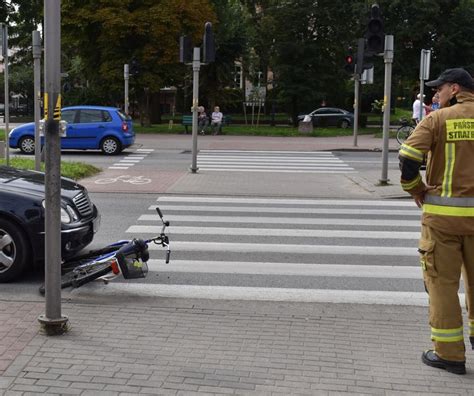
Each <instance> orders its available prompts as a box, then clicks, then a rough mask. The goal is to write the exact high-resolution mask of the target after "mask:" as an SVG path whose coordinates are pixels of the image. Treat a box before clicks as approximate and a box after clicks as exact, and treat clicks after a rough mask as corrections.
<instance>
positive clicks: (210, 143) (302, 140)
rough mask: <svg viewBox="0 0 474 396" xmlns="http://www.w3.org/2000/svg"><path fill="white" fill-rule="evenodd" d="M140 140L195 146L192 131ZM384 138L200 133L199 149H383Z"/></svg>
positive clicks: (151, 144) (394, 143)
mask: <svg viewBox="0 0 474 396" xmlns="http://www.w3.org/2000/svg"><path fill="white" fill-rule="evenodd" d="M136 143H137V144H139V145H143V146H144V147H147V148H148V147H154V146H156V147H158V148H159V149H182V150H191V148H192V136H191V135H183V134H181V135H179V134H178V135H176V134H173V135H172V134H170V135H165V134H159V135H151V134H139V135H137V139H136ZM382 144H383V140H382V139H381V138H378V137H374V135H360V136H358V138H357V146H354V138H353V137H352V136H337V137H309V136H302V137H286V136H285V137H276V136H231V135H217V136H208V135H206V136H198V149H215V150H218V149H222V150H224V149H225V150H289V151H293V150H296V151H317V150H324V151H334V150H351V151H382ZM398 148H399V144H398V142H397V141H396V139H390V140H389V149H390V150H391V151H396V150H398Z"/></svg>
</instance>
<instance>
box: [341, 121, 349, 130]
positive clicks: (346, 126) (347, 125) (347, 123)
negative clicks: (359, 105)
mask: <svg viewBox="0 0 474 396" xmlns="http://www.w3.org/2000/svg"><path fill="white" fill-rule="evenodd" d="M350 125H351V124H350V122H349V121H347V120H342V121H341V123H340V124H339V126H340V127H341V128H343V129H347V128H349V126H350Z"/></svg>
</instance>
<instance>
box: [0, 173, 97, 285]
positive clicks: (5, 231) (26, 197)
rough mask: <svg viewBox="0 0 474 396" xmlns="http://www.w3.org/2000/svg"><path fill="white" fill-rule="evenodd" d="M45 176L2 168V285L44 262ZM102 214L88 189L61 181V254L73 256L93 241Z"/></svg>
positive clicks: (64, 256)
mask: <svg viewBox="0 0 474 396" xmlns="http://www.w3.org/2000/svg"><path fill="white" fill-rule="evenodd" d="M44 206H45V186H44V173H42V172H33V171H27V170H19V169H15V168H11V167H7V166H0V283H1V282H8V281H11V280H14V279H15V278H18V277H19V276H20V275H21V274H22V273H23V272H24V271H26V270H29V269H31V267H32V266H33V264H36V263H38V262H41V261H42V259H44V242H45V237H44V228H45V209H44ZM99 224H100V215H99V212H98V211H97V208H96V207H95V205H94V204H93V203H92V202H91V201H90V199H89V195H88V193H87V190H86V189H85V188H84V187H83V186H81V185H80V184H77V183H76V182H74V181H73V180H70V179H66V178H62V179H61V254H62V257H63V259H66V258H70V257H72V256H74V255H75V254H76V253H77V252H79V251H80V250H82V249H83V248H84V247H85V246H87V245H88V244H89V243H90V242H91V241H92V239H93V237H94V234H95V232H96V231H97V230H98V227H99Z"/></svg>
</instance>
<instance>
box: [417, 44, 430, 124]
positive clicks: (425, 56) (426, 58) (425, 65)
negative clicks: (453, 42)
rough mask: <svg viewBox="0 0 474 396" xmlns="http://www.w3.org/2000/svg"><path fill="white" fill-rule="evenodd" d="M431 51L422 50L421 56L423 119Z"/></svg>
mask: <svg viewBox="0 0 474 396" xmlns="http://www.w3.org/2000/svg"><path fill="white" fill-rule="evenodd" d="M430 62H431V50H425V49H422V50H421V55H420V118H419V120H420V121H421V120H422V119H423V108H424V104H425V101H424V98H423V97H424V91H425V80H428V79H429V78H430Z"/></svg>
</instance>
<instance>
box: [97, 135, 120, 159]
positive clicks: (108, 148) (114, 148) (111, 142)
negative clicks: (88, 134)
mask: <svg viewBox="0 0 474 396" xmlns="http://www.w3.org/2000/svg"><path fill="white" fill-rule="evenodd" d="M100 149H101V150H102V152H103V153H104V154H106V155H116V154H120V152H121V151H122V145H121V144H120V142H119V140H118V139H117V138H114V137H113V136H107V137H106V138H104V139H103V140H102V142H101V143H100Z"/></svg>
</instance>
